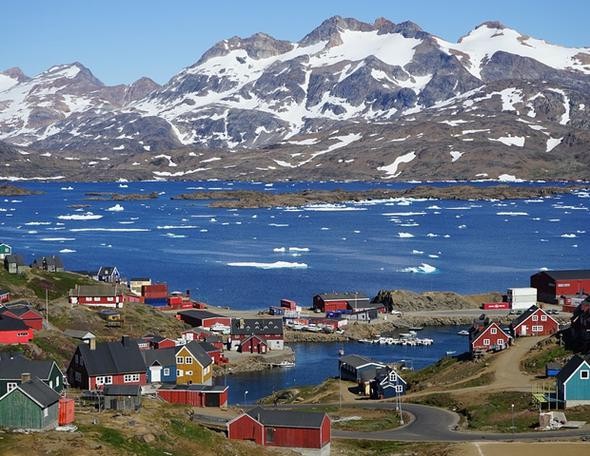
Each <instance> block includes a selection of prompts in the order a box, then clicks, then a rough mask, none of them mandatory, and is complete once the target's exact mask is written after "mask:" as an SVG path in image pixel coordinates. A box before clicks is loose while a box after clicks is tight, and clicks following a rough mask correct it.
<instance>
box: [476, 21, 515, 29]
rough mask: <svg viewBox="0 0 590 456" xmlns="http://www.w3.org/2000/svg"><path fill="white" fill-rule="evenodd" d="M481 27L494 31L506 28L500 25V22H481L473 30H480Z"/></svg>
mask: <svg viewBox="0 0 590 456" xmlns="http://www.w3.org/2000/svg"><path fill="white" fill-rule="evenodd" d="M481 27H487V28H491V29H496V30H504V29H505V28H508V27H506V26H505V25H504V24H502V23H501V22H500V21H486V22H482V23H481V24H479V25H478V26H477V27H475V29H476V30H477V29H478V28H481Z"/></svg>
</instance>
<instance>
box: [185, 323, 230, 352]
mask: <svg viewBox="0 0 590 456" xmlns="http://www.w3.org/2000/svg"><path fill="white" fill-rule="evenodd" d="M182 338H183V339H185V340H186V341H188V342H190V341H191V340H196V341H204V342H209V343H210V344H211V345H213V346H214V347H215V348H216V349H218V350H223V337H221V336H220V335H219V334H216V333H213V332H211V331H208V330H206V329H203V328H191V329H187V330H186V331H183V332H182Z"/></svg>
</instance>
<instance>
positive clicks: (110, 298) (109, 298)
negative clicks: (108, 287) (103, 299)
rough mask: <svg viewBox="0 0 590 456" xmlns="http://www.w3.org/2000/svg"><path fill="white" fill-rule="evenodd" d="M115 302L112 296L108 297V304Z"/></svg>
mask: <svg viewBox="0 0 590 456" xmlns="http://www.w3.org/2000/svg"><path fill="white" fill-rule="evenodd" d="M114 300H115V298H113V297H112V296H109V297H107V301H108V302H113V301H114Z"/></svg>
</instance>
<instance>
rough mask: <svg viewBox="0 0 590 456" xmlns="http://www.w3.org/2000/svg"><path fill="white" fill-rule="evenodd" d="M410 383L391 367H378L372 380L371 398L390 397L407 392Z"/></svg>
mask: <svg viewBox="0 0 590 456" xmlns="http://www.w3.org/2000/svg"><path fill="white" fill-rule="evenodd" d="M407 387H408V384H407V383H406V381H405V380H404V379H403V378H402V376H401V375H399V373H398V372H397V371H396V370H395V369H392V368H390V367H386V368H384V369H377V374H376V375H375V377H374V378H373V379H372V380H371V399H388V398H392V397H396V396H401V395H403V394H405V393H406V389H407Z"/></svg>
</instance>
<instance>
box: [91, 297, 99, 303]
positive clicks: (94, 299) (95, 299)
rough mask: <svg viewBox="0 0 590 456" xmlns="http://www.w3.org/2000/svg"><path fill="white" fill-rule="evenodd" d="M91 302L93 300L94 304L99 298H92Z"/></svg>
mask: <svg viewBox="0 0 590 456" xmlns="http://www.w3.org/2000/svg"><path fill="white" fill-rule="evenodd" d="M92 300H93V301H94V302H100V298H99V297H95V298H92Z"/></svg>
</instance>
